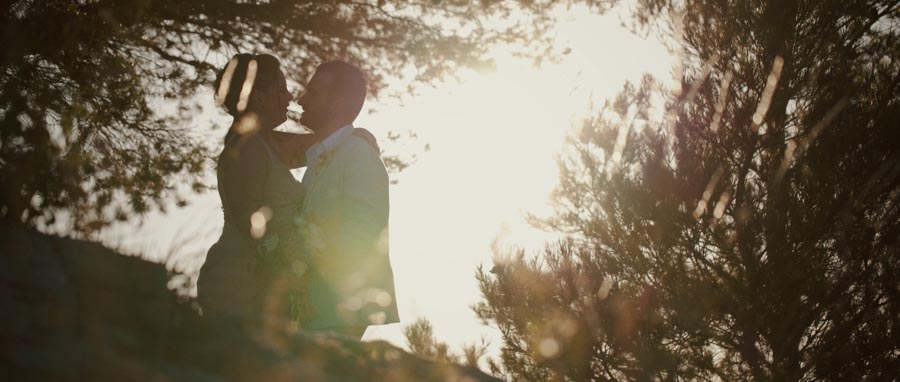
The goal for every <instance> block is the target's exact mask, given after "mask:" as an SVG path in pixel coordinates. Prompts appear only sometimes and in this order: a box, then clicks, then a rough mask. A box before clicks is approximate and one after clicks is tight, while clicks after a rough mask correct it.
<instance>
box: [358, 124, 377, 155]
mask: <svg viewBox="0 0 900 382" xmlns="http://www.w3.org/2000/svg"><path fill="white" fill-rule="evenodd" d="M353 135H355V136H357V137H360V138H362V139H365V140H366V142H368V143H369V144H370V145H372V148H374V149H375V151H377V152H381V150H380V149H379V148H378V140H376V139H375V135H373V134H372V132H370V131H369V130H366V129H364V128H361V127H355V128H353Z"/></svg>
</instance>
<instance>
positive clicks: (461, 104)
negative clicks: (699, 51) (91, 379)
mask: <svg viewBox="0 0 900 382" xmlns="http://www.w3.org/2000/svg"><path fill="white" fill-rule="evenodd" d="M620 17H622V18H624V17H627V13H626V12H625V11H618V10H614V11H612V12H609V13H608V14H606V15H604V16H597V15H590V14H589V12H587V11H586V10H584V9H581V8H573V9H572V10H571V11H570V12H569V13H567V14H566V15H565V16H564V17H563V18H562V19H561V20H560V23H559V25H558V28H557V30H556V33H557V36H558V39H559V43H561V44H565V46H569V47H571V48H572V51H571V53H569V54H568V55H566V56H564V57H563V58H562V59H561V60H560V62H559V63H550V64H544V66H543V67H541V68H535V67H533V66H532V65H531V62H530V61H525V60H521V59H516V58H512V57H510V56H509V55H508V54H506V53H504V52H503V51H502V50H498V51H497V52H496V54H495V58H496V60H497V67H496V70H493V71H490V72H464V73H460V80H459V81H456V80H453V81H450V82H447V83H442V84H438V85H436V86H435V87H433V88H431V87H428V88H424V89H421V91H420V94H419V95H417V96H415V97H408V99H405V100H403V102H402V103H401V102H400V101H397V100H385V101H382V102H378V103H371V104H370V105H369V107H374V108H375V110H376V111H375V112H374V113H372V114H365V115H362V116H361V117H360V118H359V120H358V121H357V122H358V123H357V126H362V127H366V128H368V129H370V130H371V131H372V132H374V133H375V134H376V136H379V137H381V141H382V142H385V140H384V137H385V136H386V135H387V133H388V132H389V131H397V132H400V133H401V134H404V135H405V133H406V132H409V131H412V132H415V133H416V134H417V135H418V140H417V141H414V142H411V143H415V144H417V145H418V146H419V147H421V146H422V145H424V144H426V143H427V144H429V145H430V148H431V149H430V150H429V151H428V152H421V153H419V160H418V162H417V163H415V164H414V165H413V166H412V167H410V168H408V169H407V170H406V171H404V172H402V173H401V174H400V175H399V178H398V179H399V183H398V184H397V185H395V186H392V188H391V218H390V226H391V230H390V251H391V252H390V254H391V262H392V264H393V267H394V275H395V278H396V289H397V299H398V304H399V308H400V316H401V319H402V320H403V321H404V323H401V324H396V325H387V326H382V327H372V328H370V329H369V330H368V332H367V333H366V336H365V337H364V338H365V339H367V340H375V339H384V340H387V341H390V342H392V343H394V344H396V345H398V346H405V341H404V338H403V336H402V333H401V328H402V326H403V325H404V324H409V323H412V322H413V321H415V320H416V319H417V318H418V317H426V318H428V319H429V320H430V321H431V322H432V324H433V326H434V331H435V334H436V336H437V337H438V339H440V340H443V341H447V342H448V343H449V344H450V345H451V346H452V347H454V349H458V347H459V346H461V345H463V344H467V343H473V342H478V341H479V339H480V338H481V337H482V336H486V337H487V338H488V339H490V340H491V341H492V343H493V347H494V348H495V349H496V348H497V347H498V346H499V345H500V340H499V337H497V334H496V333H495V331H494V330H492V329H490V328H488V327H485V326H483V325H482V324H481V323H480V322H479V320H478V319H477V318H476V317H475V315H474V313H473V312H472V310H471V308H470V307H471V306H472V305H473V304H474V303H476V302H478V301H479V300H480V297H481V296H480V292H479V291H478V286H477V285H476V281H475V278H474V274H475V270H476V267H478V266H479V265H485V267H486V268H487V269H490V267H491V264H492V262H491V250H490V248H491V243H492V241H494V240H495V239H499V241H500V242H501V243H504V244H509V245H513V244H515V245H519V246H524V247H526V248H528V249H538V248H540V247H541V246H542V243H543V242H544V241H545V240H549V239H552V238H553V235H551V234H548V233H544V232H541V231H538V230H536V229H533V228H530V227H529V226H528V224H527V223H526V222H525V220H524V214H525V213H526V212H532V213H537V214H539V215H547V214H549V213H550V212H551V211H552V210H551V209H550V207H549V203H548V202H549V195H550V192H551V191H552V189H553V187H554V185H555V184H556V181H557V165H556V161H555V157H556V155H557V154H558V153H559V152H560V151H561V150H562V143H563V139H564V137H565V135H566V134H567V133H568V132H569V131H570V130H571V129H572V128H573V127H574V126H577V123H578V121H579V119H580V117H582V116H584V115H586V113H587V112H588V110H589V106H590V102H591V99H593V100H594V102H595V103H602V100H603V99H604V98H607V97H612V96H614V95H615V94H616V93H617V91H618V90H619V89H621V87H622V85H623V83H624V82H625V81H626V80H630V81H632V82H637V81H638V80H639V79H640V77H641V75H642V74H643V73H651V74H653V75H655V76H657V77H658V78H662V79H668V78H669V77H671V74H670V69H671V68H672V64H673V59H672V58H671V56H670V55H669V54H668V52H667V51H666V50H665V48H664V47H663V46H662V44H661V43H660V42H659V41H657V40H655V39H653V38H652V37H651V38H649V39H646V40H645V39H642V38H640V37H638V36H635V35H633V34H631V33H630V32H628V31H627V30H626V29H624V28H623V27H621V26H620V21H619V18H620ZM211 99H212V98H211V97H210V103H212V101H211ZM204 115H205V114H204ZM223 121H225V122H224V123H225V125H224V126H227V119H223ZM222 134H224V130H222V129H220V130H218V131H216V133H215V136H216V139H221V138H220V135H222ZM220 206H221V204H220V202H219V200H218V196H217V195H216V194H215V193H210V194H207V195H204V196H202V197H199V198H196V199H194V200H192V204H191V205H190V206H188V207H187V208H185V209H182V210H177V211H173V212H170V213H169V214H167V215H153V216H151V217H149V218H148V220H147V221H145V223H144V225H143V226H142V227H140V228H137V233H136V234H135V233H133V232H129V231H128V230H125V229H122V230H119V231H116V233H114V234H111V235H112V236H109V237H113V236H115V237H127V238H128V239H127V240H126V239H120V240H119V242H120V245H121V247H122V248H124V249H133V250H135V251H137V250H140V251H141V252H142V253H144V254H145V255H146V256H148V257H153V258H157V259H159V258H162V257H164V256H165V252H166V251H168V250H169V248H172V247H173V246H178V243H179V242H180V241H182V240H187V239H189V241H190V244H188V245H186V246H183V247H182V248H180V249H179V250H178V251H177V253H178V254H179V258H181V259H182V261H183V263H182V265H184V266H186V267H188V268H195V267H199V265H200V264H202V260H203V258H204V256H205V249H206V248H208V247H209V245H211V244H212V243H213V242H214V241H215V240H216V239H217V238H218V234H219V233H220V230H221V224H222V223H221V221H222V216H221V209H220ZM129 229H133V228H129ZM199 234H205V236H202V237H201V239H197V235H199ZM107 240H109V239H107ZM113 241H116V239H113ZM186 254H193V255H192V256H185V255H186Z"/></svg>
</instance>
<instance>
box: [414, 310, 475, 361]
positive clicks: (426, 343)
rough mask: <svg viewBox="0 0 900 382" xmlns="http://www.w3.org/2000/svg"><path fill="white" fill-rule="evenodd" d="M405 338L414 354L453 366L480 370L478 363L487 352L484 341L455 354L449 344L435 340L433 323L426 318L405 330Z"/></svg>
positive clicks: (470, 345)
mask: <svg viewBox="0 0 900 382" xmlns="http://www.w3.org/2000/svg"><path fill="white" fill-rule="evenodd" d="M403 336H404V337H406V344H407V346H409V351H410V352H411V353H412V354H415V355H418V356H421V357H425V358H427V359H433V360H437V361H441V362H445V363H449V364H453V365H463V366H468V367H474V368H478V362H479V361H480V360H481V358H482V357H484V355H485V353H486V352H487V343H486V342H485V341H484V340H482V342H481V343H480V344H469V345H466V346H464V347H463V348H462V350H461V352H460V353H455V352H453V351H452V350H450V346H449V345H447V343H445V342H441V341H438V340H437V339H436V338H435V336H434V330H433V329H432V326H431V322H429V321H428V320H427V319H425V318H419V319H418V320H416V322H414V323H412V324H410V325H408V326H406V327H405V328H403Z"/></svg>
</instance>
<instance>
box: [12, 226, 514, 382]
mask: <svg viewBox="0 0 900 382" xmlns="http://www.w3.org/2000/svg"><path fill="white" fill-rule="evenodd" d="M167 281H168V274H167V272H166V269H165V268H164V267H163V266H162V265H160V264H156V263H150V262H147V261H144V260H141V259H139V258H136V257H129V256H124V255H121V254H119V253H117V252H115V251H112V250H110V249H108V248H106V247H103V246H102V245H100V244H97V243H93V242H88V241H82V240H74V239H69V238H62V237H56V236H49V235H45V234H42V233H39V232H36V231H34V230H32V229H29V228H26V227H23V226H20V225H18V224H10V223H3V222H0V310H2V312H3V314H0V343H2V345H0V346H2V354H0V380H3V381H37V380H54V381H55V380H139V381H145V380H155V381H244V380H252V381H262V380H266V381H273V380H274V381H292V380H293V381H498V380H497V379H495V378H492V377H491V376H488V375H486V374H484V373H482V372H480V371H478V370H476V369H474V368H465V367H459V366H454V365H448V364H444V363H440V362H435V361H432V360H426V359H423V358H421V357H417V356H415V355H412V354H409V353H407V352H405V351H403V350H402V349H400V348H397V347H395V346H392V345H390V344H388V343H386V342H366V343H363V342H359V341H355V340H353V339H349V338H346V337H340V336H337V335H322V334H311V333H304V332H302V331H301V332H298V333H294V334H292V335H289V336H280V337H279V339H278V341H271V340H267V339H266V336H260V335H259V333H255V334H254V333H251V332H249V331H248V330H246V329H242V328H241V327H239V326H234V327H228V326H226V325H212V324H211V323H209V322H207V321H205V320H203V319H202V318H201V317H199V315H198V314H197V313H196V311H195V310H194V309H191V306H190V304H191V302H190V301H181V300H179V298H178V297H177V296H176V295H175V293H174V292H172V291H170V290H169V289H168V288H167V287H166V285H167Z"/></svg>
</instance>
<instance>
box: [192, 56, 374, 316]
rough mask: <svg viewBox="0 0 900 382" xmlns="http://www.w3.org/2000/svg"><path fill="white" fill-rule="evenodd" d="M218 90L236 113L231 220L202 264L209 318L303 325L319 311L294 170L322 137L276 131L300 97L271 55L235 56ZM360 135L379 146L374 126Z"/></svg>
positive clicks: (227, 167) (223, 179)
mask: <svg viewBox="0 0 900 382" xmlns="http://www.w3.org/2000/svg"><path fill="white" fill-rule="evenodd" d="M215 89H217V90H216V94H215V97H216V103H217V104H218V105H220V106H222V107H223V108H224V109H225V110H226V111H227V112H228V114H230V115H231V116H232V117H233V122H232V124H231V127H230V128H229V130H228V133H227V134H226V136H225V147H224V149H223V150H222V152H221V154H220V155H219V158H218V161H217V170H216V177H217V183H218V191H219V197H220V198H221V200H222V208H223V212H224V218H225V224H224V227H223V228H222V235H221V236H220V237H219V240H218V241H217V242H216V243H215V244H213V246H212V247H211V248H210V249H209V252H208V253H207V257H206V262H205V263H204V264H203V266H202V267H201V269H200V275H199V278H198V280H197V300H198V302H199V303H200V305H201V307H202V309H203V315H204V316H205V317H210V318H217V319H227V320H233V321H237V322H241V323H246V324H251V325H257V324H266V325H268V324H272V323H278V324H281V323H291V324H299V325H301V326H302V324H303V320H304V318H305V317H308V316H309V315H310V314H311V312H310V311H309V307H308V306H309V305H308V304H307V303H306V298H307V295H308V294H307V293H306V290H305V287H306V283H305V280H304V275H305V270H306V267H307V265H306V264H307V263H306V262H305V261H304V252H305V251H304V250H303V242H304V241H305V238H304V237H302V234H301V233H300V231H298V230H297V229H296V227H294V225H293V219H294V218H295V217H296V216H298V214H299V211H298V209H299V208H300V205H301V204H302V201H303V196H304V195H303V194H304V190H303V187H302V185H301V183H300V182H298V181H297V180H296V179H295V178H294V177H293V175H291V173H290V169H289V167H299V166H302V165H303V163H302V162H303V158H305V156H304V155H303V153H304V152H305V151H306V148H308V147H310V146H311V145H313V144H314V143H315V142H316V141H317V140H318V137H316V136H315V135H313V134H288V133H282V132H275V131H274V128H275V127H277V126H278V125H280V124H282V123H284V122H285V121H286V120H287V108H288V104H289V103H290V101H291V99H292V96H291V94H290V92H289V91H288V90H287V83H286V81H285V77H284V74H283V73H282V71H281V68H280V64H279V62H278V59H276V58H275V57H273V56H271V55H268V54H257V55H251V54H238V55H235V56H234V57H233V58H232V59H231V60H230V61H229V62H228V64H227V65H226V67H225V68H223V69H222V70H221V71H220V73H219V74H218V76H217V78H216V82H215ZM354 134H356V135H358V136H362V137H364V138H366V140H368V141H369V142H370V143H371V144H373V145H374V137H372V135H371V133H369V132H368V131H366V130H363V129H356V130H355V131H354ZM376 147H377V146H376ZM279 238H280V240H279Z"/></svg>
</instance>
